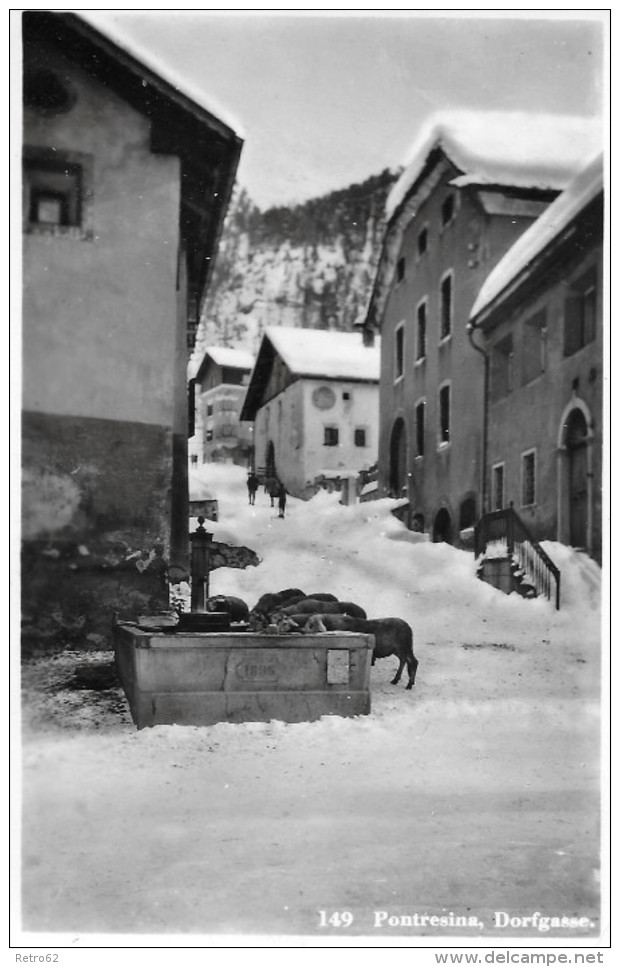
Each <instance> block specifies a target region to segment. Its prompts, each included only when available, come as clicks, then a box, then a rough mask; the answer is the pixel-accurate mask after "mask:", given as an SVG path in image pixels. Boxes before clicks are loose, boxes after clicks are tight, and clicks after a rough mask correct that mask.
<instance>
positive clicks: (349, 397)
mask: <svg viewBox="0 0 620 967" xmlns="http://www.w3.org/2000/svg"><path fill="white" fill-rule="evenodd" d="M342 398H343V400H345V402H346V401H347V400H350V399H351V394H350V393H349V392H348V391H347V390H345V391H344V393H343V394H342Z"/></svg>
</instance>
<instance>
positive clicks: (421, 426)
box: [414, 400, 426, 457]
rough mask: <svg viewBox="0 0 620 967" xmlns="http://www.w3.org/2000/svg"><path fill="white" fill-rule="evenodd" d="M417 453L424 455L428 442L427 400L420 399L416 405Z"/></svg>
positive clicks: (420, 455)
mask: <svg viewBox="0 0 620 967" xmlns="http://www.w3.org/2000/svg"><path fill="white" fill-rule="evenodd" d="M414 420H415V455H416V457H423V456H424V452H425V442H426V439H425V438H426V400H418V402H417V403H416V404H415V407H414Z"/></svg>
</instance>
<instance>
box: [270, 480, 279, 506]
mask: <svg viewBox="0 0 620 967" xmlns="http://www.w3.org/2000/svg"><path fill="white" fill-rule="evenodd" d="M279 493H280V483H279V481H278V478H277V477H272V478H271V479H270V481H269V496H270V498H271V506H272V507H273V505H274V500H275V499H276V497H278V496H279Z"/></svg>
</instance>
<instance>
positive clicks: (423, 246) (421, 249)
mask: <svg viewBox="0 0 620 967" xmlns="http://www.w3.org/2000/svg"><path fill="white" fill-rule="evenodd" d="M427 248H428V229H427V228H423V229H422V231H421V232H420V234H419V235H418V258H419V257H420V256H422V255H424V253H425V252H426V250H427Z"/></svg>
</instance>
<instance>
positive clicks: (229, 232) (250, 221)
mask: <svg viewBox="0 0 620 967" xmlns="http://www.w3.org/2000/svg"><path fill="white" fill-rule="evenodd" d="M395 178H396V175H395V174H392V173H390V172H389V171H384V172H383V173H382V174H380V175H377V176H375V177H372V178H369V179H368V180H367V181H365V182H364V183H363V184H360V185H351V186H350V187H349V188H346V189H343V190H341V191H337V192H332V193H330V194H329V195H326V196H324V197H322V198H317V199H314V200H312V201H308V202H306V203H304V204H302V205H297V206H295V207H294V208H286V207H281V208H272V209H269V210H268V211H266V212H261V211H259V209H258V208H256V206H255V205H254V204H253V203H252V201H251V200H250V199H249V197H248V196H247V194H246V193H245V192H244V191H243V190H241V191H240V192H237V194H236V195H235V197H234V199H233V201H232V203H231V206H230V209H229V212H228V216H227V219H226V223H225V226H224V230H223V234H222V240H221V243H220V248H219V252H218V256H217V261H216V264H215V268H214V274H213V281H212V283H211V286H210V290H209V293H208V296H207V300H206V302H205V305H204V307H203V314H202V319H201V324H200V327H199V330H198V334H197V344H196V350H195V353H194V359H196V360H199V359H200V358H201V355H202V353H203V352H204V348H205V347H206V346H208V345H217V344H222V345H229V346H235V347H238V348H244V349H247V350H249V351H251V352H253V353H255V352H256V351H257V348H258V344H259V342H260V337H261V334H262V332H263V331H264V329H265V328H266V327H268V326H301V327H303V328H307V329H340V330H344V331H350V330H351V329H352V327H353V326H354V324H355V323H356V322H357V321H358V320H360V319H361V318H362V317H363V314H364V312H365V309H366V303H367V300H368V298H369V295H370V289H371V286H372V282H373V278H374V271H375V267H376V263H377V260H378V257H379V251H380V246H381V239H382V233H383V225H384V208H385V199H386V197H387V194H388V191H389V190H390V188H391V186H392V185H393V183H394V181H395Z"/></svg>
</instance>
